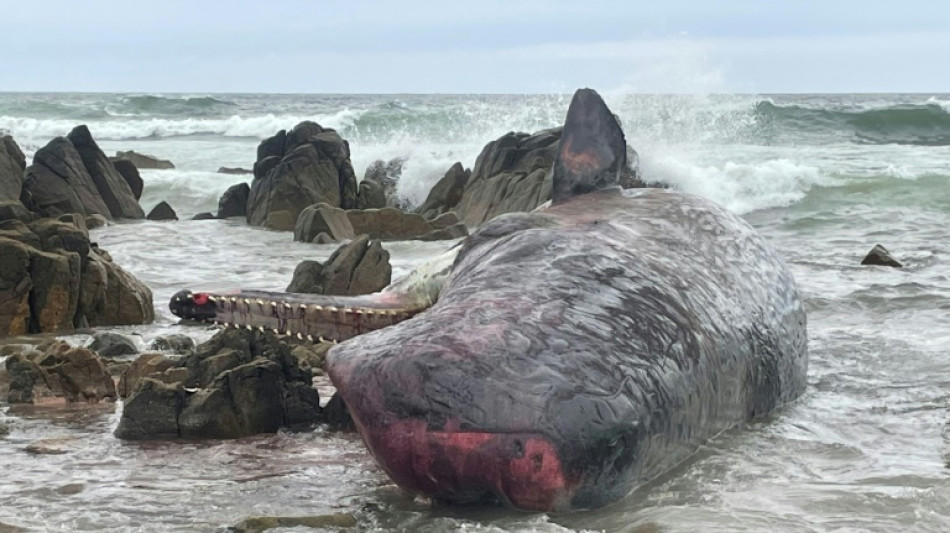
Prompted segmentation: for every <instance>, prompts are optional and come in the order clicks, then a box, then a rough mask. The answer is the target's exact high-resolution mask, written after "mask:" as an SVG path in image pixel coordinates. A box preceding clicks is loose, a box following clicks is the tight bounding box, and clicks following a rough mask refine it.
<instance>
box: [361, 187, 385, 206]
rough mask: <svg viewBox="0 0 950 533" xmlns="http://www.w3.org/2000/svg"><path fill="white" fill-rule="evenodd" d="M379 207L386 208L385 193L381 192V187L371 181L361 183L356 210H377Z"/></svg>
mask: <svg viewBox="0 0 950 533" xmlns="http://www.w3.org/2000/svg"><path fill="white" fill-rule="evenodd" d="M381 207H386V191H384V190H383V186H382V185H381V184H380V183H379V182H376V181H372V180H363V181H361V182H360V188H359V193H358V195H357V198H356V208H357V209H379V208H381Z"/></svg>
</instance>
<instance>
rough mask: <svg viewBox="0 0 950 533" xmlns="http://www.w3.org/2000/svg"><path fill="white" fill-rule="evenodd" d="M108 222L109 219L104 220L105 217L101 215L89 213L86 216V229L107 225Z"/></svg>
mask: <svg viewBox="0 0 950 533" xmlns="http://www.w3.org/2000/svg"><path fill="white" fill-rule="evenodd" d="M108 224H109V221H108V220H106V217H104V216H102V215H89V216H88V217H86V228H88V229H96V228H101V227H103V226H107V225H108Z"/></svg>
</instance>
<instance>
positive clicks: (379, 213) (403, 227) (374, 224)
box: [346, 207, 434, 241]
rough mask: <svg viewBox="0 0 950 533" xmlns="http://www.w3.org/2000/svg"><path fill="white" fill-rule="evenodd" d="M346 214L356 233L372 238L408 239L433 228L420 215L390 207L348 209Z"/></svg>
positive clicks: (424, 233) (419, 235)
mask: <svg viewBox="0 0 950 533" xmlns="http://www.w3.org/2000/svg"><path fill="white" fill-rule="evenodd" d="M346 216H347V218H348V219H349V220H350V225H351V226H352V227H353V231H354V232H355V233H356V234H357V235H364V234H365V235H369V236H370V237H371V238H373V239H383V240H400V241H401V240H410V239H416V238H419V237H421V236H423V235H426V234H427V233H430V232H431V231H432V230H433V229H434V228H433V227H432V224H430V223H429V221H427V220H426V219H425V218H423V217H422V215H418V214H416V213H405V212H403V211H400V210H398V209H395V208H392V207H384V208H382V209H362V210H361V209H350V210H348V211H347V212H346Z"/></svg>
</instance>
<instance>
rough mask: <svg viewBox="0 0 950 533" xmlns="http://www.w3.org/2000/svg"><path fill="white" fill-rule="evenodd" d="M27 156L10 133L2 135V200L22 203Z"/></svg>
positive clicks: (0, 147)
mask: <svg viewBox="0 0 950 533" xmlns="http://www.w3.org/2000/svg"><path fill="white" fill-rule="evenodd" d="M24 170H26V158H25V157H24V156H23V151H22V150H20V147H19V146H17V144H16V142H14V141H13V137H10V136H9V135H3V136H0V202H11V203H16V204H19V203H20V189H21V188H22V186H23V172H24Z"/></svg>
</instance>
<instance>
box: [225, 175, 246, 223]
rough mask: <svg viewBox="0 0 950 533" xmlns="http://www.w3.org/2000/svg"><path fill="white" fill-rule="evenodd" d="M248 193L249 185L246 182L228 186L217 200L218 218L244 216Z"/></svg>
mask: <svg viewBox="0 0 950 533" xmlns="http://www.w3.org/2000/svg"><path fill="white" fill-rule="evenodd" d="M250 193H251V187H250V185H248V184H247V183H238V184H237V185H232V186H230V187H228V190H226V191H224V194H222V195H221V199H220V200H218V218H228V217H243V216H246V215H247V198H248V195H250Z"/></svg>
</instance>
